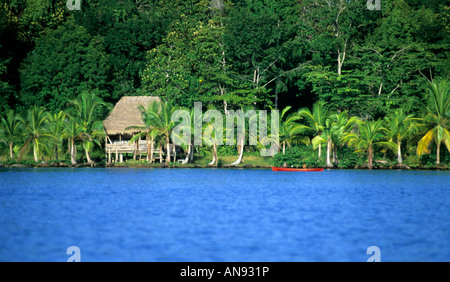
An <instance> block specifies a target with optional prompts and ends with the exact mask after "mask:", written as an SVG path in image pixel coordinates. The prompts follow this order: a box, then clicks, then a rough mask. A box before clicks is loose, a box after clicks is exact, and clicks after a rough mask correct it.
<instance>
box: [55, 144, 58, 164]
mask: <svg viewBox="0 0 450 282" xmlns="http://www.w3.org/2000/svg"><path fill="white" fill-rule="evenodd" d="M55 160H56V161H57V160H58V145H55Z"/></svg>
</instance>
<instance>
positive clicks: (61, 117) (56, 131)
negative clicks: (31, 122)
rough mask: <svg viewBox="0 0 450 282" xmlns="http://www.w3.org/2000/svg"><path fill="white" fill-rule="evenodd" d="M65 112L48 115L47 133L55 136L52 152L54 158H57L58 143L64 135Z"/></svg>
mask: <svg viewBox="0 0 450 282" xmlns="http://www.w3.org/2000/svg"><path fill="white" fill-rule="evenodd" d="M66 122H67V119H66V113H64V112H63V111H60V112H59V113H57V114H53V115H50V116H49V133H50V134H51V135H52V136H53V137H54V138H55V145H54V152H55V160H58V145H59V144H60V143H61V142H62V139H63V137H64V136H65V126H64V125H65V124H66Z"/></svg>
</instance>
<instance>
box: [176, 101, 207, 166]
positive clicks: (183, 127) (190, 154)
mask: <svg viewBox="0 0 450 282" xmlns="http://www.w3.org/2000/svg"><path fill="white" fill-rule="evenodd" d="M187 113H188V117H187V116H186V115H185V114H187ZM173 117H174V119H175V120H179V119H180V118H183V119H188V121H189V124H186V122H185V123H182V124H179V130H180V132H181V131H182V132H183V134H185V132H190V134H191V136H189V139H190V142H189V144H185V142H184V141H185V140H183V137H184V136H176V135H175V134H172V142H174V138H177V139H178V140H177V141H178V144H182V145H181V146H182V147H183V149H184V150H185V152H186V156H185V158H184V160H183V161H182V162H181V163H182V164H187V163H189V162H193V161H194V145H193V144H194V140H193V138H192V137H193V133H194V132H195V125H196V124H201V123H202V116H201V115H196V114H195V109H194V108H192V109H190V110H189V109H185V111H179V112H175V114H174V116H173ZM195 119H197V122H196V120H195Z"/></svg>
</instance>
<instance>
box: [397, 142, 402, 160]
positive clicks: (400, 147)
mask: <svg viewBox="0 0 450 282" xmlns="http://www.w3.org/2000/svg"><path fill="white" fill-rule="evenodd" d="M397 162H398V163H399V164H403V158H402V143H401V141H400V140H399V141H398V142H397Z"/></svg>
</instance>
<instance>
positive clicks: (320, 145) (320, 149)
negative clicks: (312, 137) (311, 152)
mask: <svg viewBox="0 0 450 282" xmlns="http://www.w3.org/2000/svg"><path fill="white" fill-rule="evenodd" d="M321 156H322V144H319V159H320V157H321Z"/></svg>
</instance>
